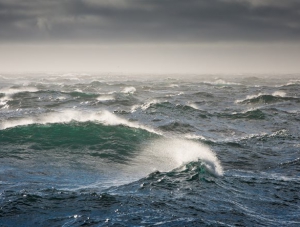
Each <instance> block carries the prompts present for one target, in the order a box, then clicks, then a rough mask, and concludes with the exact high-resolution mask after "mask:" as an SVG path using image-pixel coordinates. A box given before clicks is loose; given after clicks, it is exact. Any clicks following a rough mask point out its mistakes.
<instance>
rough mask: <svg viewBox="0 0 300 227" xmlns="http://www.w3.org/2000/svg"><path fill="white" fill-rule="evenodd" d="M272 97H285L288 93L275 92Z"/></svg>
mask: <svg viewBox="0 0 300 227" xmlns="http://www.w3.org/2000/svg"><path fill="white" fill-rule="evenodd" d="M272 95H273V96H277V97H285V96H286V93H285V92H284V91H275V92H273V94H272Z"/></svg>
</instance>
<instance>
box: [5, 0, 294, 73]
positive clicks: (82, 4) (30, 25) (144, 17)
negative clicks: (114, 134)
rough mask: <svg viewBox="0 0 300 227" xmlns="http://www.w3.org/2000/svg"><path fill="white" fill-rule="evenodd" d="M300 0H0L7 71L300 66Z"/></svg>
mask: <svg viewBox="0 0 300 227" xmlns="http://www.w3.org/2000/svg"><path fill="white" fill-rule="evenodd" d="M299 60H300V2H299V1H297V0H285V1H282V0H260V1H257V0H185V1H182V0H147V1H142V0H122V1H121V0H111V1H96V0H72V1H71V0H62V1H60V0H52V1H43V0H26V1H22V0H0V72H38V71H43V72H46V71H51V72H60V71H68V72H69V71H72V72H121V73H122V72H124V73H225V74H226V73H299V72H300V64H299Z"/></svg>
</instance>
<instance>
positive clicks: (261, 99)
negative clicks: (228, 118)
mask: <svg viewBox="0 0 300 227" xmlns="http://www.w3.org/2000/svg"><path fill="white" fill-rule="evenodd" d="M295 99H297V98H295V97H288V96H286V93H285V92H283V91H275V92H273V93H272V94H266V93H259V94H257V95H247V96H246V99H241V100H236V101H235V103H272V102H279V101H288V100H295Z"/></svg>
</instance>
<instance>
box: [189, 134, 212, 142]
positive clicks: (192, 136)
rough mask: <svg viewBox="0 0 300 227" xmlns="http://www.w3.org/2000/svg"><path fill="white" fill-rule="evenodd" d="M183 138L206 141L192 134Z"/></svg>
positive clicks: (202, 137)
mask: <svg viewBox="0 0 300 227" xmlns="http://www.w3.org/2000/svg"><path fill="white" fill-rule="evenodd" d="M185 138H187V139H191V140H202V141H206V140H207V139H206V138H205V137H204V136H201V135H193V134H187V135H185Z"/></svg>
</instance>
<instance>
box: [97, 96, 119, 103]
mask: <svg viewBox="0 0 300 227" xmlns="http://www.w3.org/2000/svg"><path fill="white" fill-rule="evenodd" d="M114 99H115V98H114V96H112V95H101V96H99V97H97V100H98V101H101V102H104V101H111V100H114Z"/></svg>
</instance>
